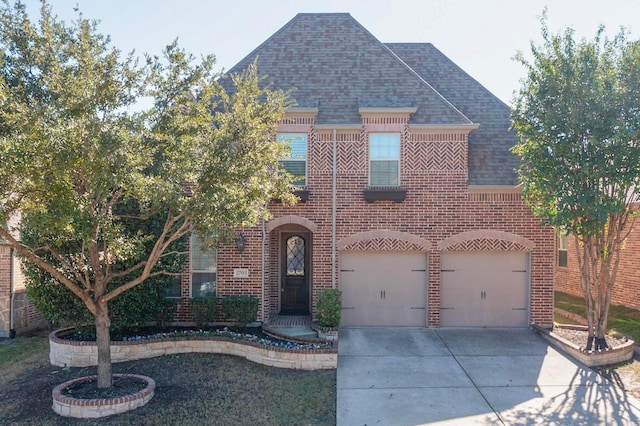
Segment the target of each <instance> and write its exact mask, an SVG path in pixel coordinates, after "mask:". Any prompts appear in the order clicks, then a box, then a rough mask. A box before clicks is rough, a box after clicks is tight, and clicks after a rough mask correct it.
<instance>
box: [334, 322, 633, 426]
mask: <svg viewBox="0 0 640 426" xmlns="http://www.w3.org/2000/svg"><path fill="white" fill-rule="evenodd" d="M337 387H338V392H337V399H338V401H337V424H338V426H347V425H348V426H356V425H368V426H372V425H394V426H397V425H398V426H399V425H420V424H462V425H474V424H475V425H502V424H504V425H637V424H640V404H639V403H638V401H636V400H635V399H633V398H631V397H627V396H626V395H625V394H624V392H622V391H621V390H620V389H618V388H617V387H616V386H614V385H613V384H612V383H610V382H609V381H607V380H606V379H604V378H602V377H601V376H599V375H598V374H596V373H595V372H594V371H592V370H591V369H589V368H587V367H585V366H583V365H581V364H578V363H576V362H574V361H573V360H571V359H569V358H567V357H566V356H564V355H563V354H562V353H561V352H559V351H557V350H556V349H555V348H553V347H551V346H549V345H548V344H547V343H546V342H545V341H544V340H543V339H542V338H541V337H539V336H538V335H537V334H535V333H534V332H532V331H530V330H528V329H463V328H451V329H448V328H444V329H437V330H434V329H426V328H386V327H385V328H383V327H366V328H364V327H362V328H357V327H351V328H341V329H340V344H339V347H338V372H337Z"/></svg>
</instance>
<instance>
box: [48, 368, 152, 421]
mask: <svg viewBox="0 0 640 426" xmlns="http://www.w3.org/2000/svg"><path fill="white" fill-rule="evenodd" d="M113 377H123V378H136V379H140V380H142V381H144V382H146V383H147V386H146V387H145V388H144V389H142V390H141V391H139V392H136V393H134V394H131V395H126V396H122V397H119V398H99V399H80V398H73V397H71V396H68V395H63V394H62V390H63V389H65V388H68V387H71V386H74V385H77V384H80V383H84V382H89V381H93V380H96V379H97V376H85V377H79V378H77V379H73V380H69V381H66V382H64V383H62V384H59V385H58V386H56V387H55V388H53V391H52V392H51V395H52V396H53V407H52V408H53V411H55V412H56V413H57V414H59V415H61V416H64V417H75V418H82V419H88V418H98V417H106V416H111V415H113V414H120V413H124V412H126V411H130V410H134V409H136V408H139V407H142V406H143V405H145V404H146V403H147V402H149V401H150V400H151V398H153V396H154V395H155V389H156V382H155V380H153V379H152V378H150V377H147V376H141V375H138V374H113Z"/></svg>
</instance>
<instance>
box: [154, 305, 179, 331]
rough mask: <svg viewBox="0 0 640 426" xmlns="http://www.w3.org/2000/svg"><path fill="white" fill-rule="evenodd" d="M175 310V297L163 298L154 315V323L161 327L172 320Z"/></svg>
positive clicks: (176, 307) (176, 306)
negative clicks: (158, 309) (156, 313)
mask: <svg viewBox="0 0 640 426" xmlns="http://www.w3.org/2000/svg"><path fill="white" fill-rule="evenodd" d="M177 310H178V301H177V300H176V299H164V301H163V302H162V303H161V307H160V311H159V312H158V315H157V316H156V323H157V325H158V327H163V326H165V325H166V324H168V323H170V322H172V321H173V319H174V316H175V313H176V311H177Z"/></svg>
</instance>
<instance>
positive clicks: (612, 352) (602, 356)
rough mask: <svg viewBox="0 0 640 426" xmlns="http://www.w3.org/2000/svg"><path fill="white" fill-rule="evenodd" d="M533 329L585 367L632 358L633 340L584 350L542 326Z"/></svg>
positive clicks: (535, 326)
mask: <svg viewBox="0 0 640 426" xmlns="http://www.w3.org/2000/svg"><path fill="white" fill-rule="evenodd" d="M531 327H532V329H533V331H535V332H536V333H538V334H540V335H541V336H542V337H543V338H544V339H545V340H547V341H548V342H549V343H551V344H552V345H553V346H555V347H557V348H559V349H560V350H562V351H564V352H565V353H567V354H568V355H569V356H571V357H573V358H574V359H576V360H578V361H580V362H581V363H583V364H584V365H586V366H587V367H598V366H602V365H611V364H618V363H621V362H626V361H629V360H630V359H631V358H633V345H634V342H633V340H631V339H628V338H627V340H626V341H625V342H624V343H623V344H621V345H618V346H615V347H613V348H611V349H609V350H607V351H594V352H586V351H585V350H583V349H582V348H580V347H579V346H577V345H576V344H575V343H573V342H570V341H568V340H566V339H564V338H562V337H561V336H559V335H557V334H556V333H554V332H553V330H548V329H546V328H542V327H540V326H538V325H536V324H533V325H532V326H531ZM556 327H559V328H569V329H572V330H584V331H586V330H587V327H586V326H581V325H571V326H569V325H560V326H556Z"/></svg>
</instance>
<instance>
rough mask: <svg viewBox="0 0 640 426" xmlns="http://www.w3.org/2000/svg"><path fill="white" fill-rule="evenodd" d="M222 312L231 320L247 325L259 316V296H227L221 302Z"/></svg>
mask: <svg viewBox="0 0 640 426" xmlns="http://www.w3.org/2000/svg"><path fill="white" fill-rule="evenodd" d="M221 307H222V313H223V314H224V315H225V316H226V317H227V319H229V320H230V321H234V322H235V323H237V324H240V325H243V326H245V325H247V324H250V323H252V322H254V321H255V320H256V319H257V318H258V298H257V297H253V296H227V297H225V298H223V299H222V302H221Z"/></svg>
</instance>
